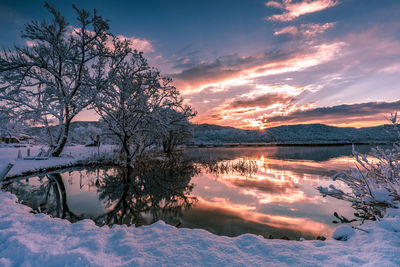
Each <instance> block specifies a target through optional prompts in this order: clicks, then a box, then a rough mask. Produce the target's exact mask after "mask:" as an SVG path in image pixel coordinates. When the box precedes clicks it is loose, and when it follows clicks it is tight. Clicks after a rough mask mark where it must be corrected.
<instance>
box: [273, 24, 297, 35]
mask: <svg viewBox="0 0 400 267" xmlns="http://www.w3.org/2000/svg"><path fill="white" fill-rule="evenodd" d="M281 34H290V35H297V34H299V30H298V29H297V27H296V26H287V27H285V28H282V29H280V30H278V31H275V32H274V35H281Z"/></svg>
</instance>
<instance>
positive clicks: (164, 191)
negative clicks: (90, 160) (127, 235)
mask: <svg viewBox="0 0 400 267" xmlns="http://www.w3.org/2000/svg"><path fill="white" fill-rule="evenodd" d="M195 174H196V169H195V168H194V167H193V163H192V162H191V161H189V160H187V159H185V158H184V157H182V155H179V154H177V155H172V156H170V157H169V158H165V159H162V160H160V159H146V160H139V161H138V162H136V163H135V166H134V168H132V169H116V170H115V173H113V174H107V176H106V177H104V178H103V179H102V181H101V182H100V184H99V187H98V191H99V192H100V199H101V200H103V201H105V203H106V207H107V208H110V211H108V212H107V213H105V214H104V215H101V216H99V217H97V218H95V219H94V221H95V222H96V223H97V224H98V225H104V224H107V225H113V224H126V225H132V224H134V225H136V226H139V225H144V224H151V223H153V222H156V221H158V220H163V221H165V222H167V223H169V224H173V225H177V224H178V223H179V221H180V218H181V217H182V214H183V210H185V209H188V208H190V207H191V206H192V205H193V203H194V202H195V200H196V198H195V197H191V196H190V192H191V191H192V190H193V184H190V180H191V178H192V177H193V176H194V175H195Z"/></svg>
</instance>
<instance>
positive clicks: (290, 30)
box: [274, 22, 336, 38]
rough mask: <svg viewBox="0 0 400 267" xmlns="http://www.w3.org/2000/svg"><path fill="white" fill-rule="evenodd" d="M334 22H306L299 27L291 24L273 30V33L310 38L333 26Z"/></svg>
mask: <svg viewBox="0 0 400 267" xmlns="http://www.w3.org/2000/svg"><path fill="white" fill-rule="evenodd" d="M335 24H336V23H335V22H329V23H324V24H318V23H308V24H301V26H300V27H297V26H293V25H292V26H287V27H284V28H282V29H280V30H277V31H275V32H274V35H281V34H290V35H293V36H296V35H302V36H304V37H306V38H311V37H314V36H316V35H318V34H322V33H324V32H325V31H326V30H328V29H330V28H332V27H333V26H335Z"/></svg>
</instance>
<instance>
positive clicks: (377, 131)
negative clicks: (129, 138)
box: [193, 124, 398, 144]
mask: <svg viewBox="0 0 400 267" xmlns="http://www.w3.org/2000/svg"><path fill="white" fill-rule="evenodd" d="M193 127H194V137H195V142H196V143H197V144H202V143H203V144H211V143H214V144H219V143H265V142H266V143H284V144H291V143H292V144H304V143H307V144H323V143H383V142H392V141H395V140H397V138H398V135H397V133H396V131H395V129H394V127H393V126H392V125H383V126H376V127H366V128H352V127H335V126H328V125H324V124H297V125H283V126H278V127H273V128H268V129H266V130H264V131H258V130H242V129H236V128H233V127H223V126H218V125H209V124H206V125H205V124H200V125H194V126H193Z"/></svg>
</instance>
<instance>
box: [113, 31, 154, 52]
mask: <svg viewBox="0 0 400 267" xmlns="http://www.w3.org/2000/svg"><path fill="white" fill-rule="evenodd" d="M117 38H118V39H120V40H128V41H130V42H131V46H130V47H131V48H132V49H136V50H138V51H142V52H143V53H151V52H154V48H153V46H152V45H151V42H150V41H149V40H146V39H140V38H137V37H134V36H131V37H128V36H123V35H117Z"/></svg>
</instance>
